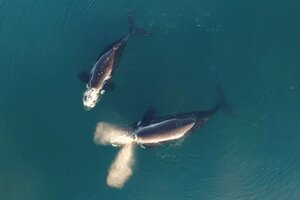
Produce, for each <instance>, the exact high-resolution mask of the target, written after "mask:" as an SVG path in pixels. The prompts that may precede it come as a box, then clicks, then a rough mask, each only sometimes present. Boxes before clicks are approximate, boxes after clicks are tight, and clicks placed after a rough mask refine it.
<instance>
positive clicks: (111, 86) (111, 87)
mask: <svg viewBox="0 0 300 200" xmlns="http://www.w3.org/2000/svg"><path fill="white" fill-rule="evenodd" d="M103 89H104V90H105V91H108V92H112V91H114V90H115V89H116V86H115V83H114V82H113V81H112V80H108V81H106V82H105V85H104V87H103Z"/></svg>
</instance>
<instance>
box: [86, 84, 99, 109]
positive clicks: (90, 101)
mask: <svg viewBox="0 0 300 200" xmlns="http://www.w3.org/2000/svg"><path fill="white" fill-rule="evenodd" d="M99 97H100V93H99V92H98V91H97V90H96V89H95V88H88V89H87V90H86V91H85V92H84V94H83V98H82V101H83V105H84V107H85V109H86V110H91V109H92V108H94V107H95V106H96V104H97V101H99Z"/></svg>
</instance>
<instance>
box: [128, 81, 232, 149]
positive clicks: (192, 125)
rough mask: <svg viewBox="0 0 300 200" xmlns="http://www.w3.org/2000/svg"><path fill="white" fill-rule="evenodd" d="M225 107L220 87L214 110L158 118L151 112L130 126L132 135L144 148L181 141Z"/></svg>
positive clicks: (218, 87)
mask: <svg viewBox="0 0 300 200" xmlns="http://www.w3.org/2000/svg"><path fill="white" fill-rule="evenodd" d="M223 106H226V107H229V106H228V105H227V103H226V101H225V97H224V94H223V92H222V90H221V88H220V86H219V85H218V86H217V103H216V105H215V106H214V107H213V108H212V109H210V110H206V111H197V112H186V113H180V114H173V115H168V116H161V117H156V116H155V113H154V112H153V111H150V112H148V113H147V114H146V115H145V116H144V118H143V119H142V120H141V121H139V122H137V123H134V124H132V125H130V126H129V127H130V130H131V135H132V137H133V139H134V141H135V142H136V143H138V144H140V145H142V146H155V145H159V144H162V143H165V142H168V141H172V140H176V139H180V138H182V137H184V136H186V135H187V134H189V133H191V132H193V131H194V130H196V129H198V128H200V127H202V126H203V125H204V124H205V123H206V122H207V121H208V119H209V118H210V117H211V116H212V115H213V114H214V113H216V112H217V111H218V110H220V108H221V107H223Z"/></svg>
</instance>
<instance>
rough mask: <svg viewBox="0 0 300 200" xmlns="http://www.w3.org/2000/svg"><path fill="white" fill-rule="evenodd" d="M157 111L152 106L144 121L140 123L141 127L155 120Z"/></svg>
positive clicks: (145, 114)
mask: <svg viewBox="0 0 300 200" xmlns="http://www.w3.org/2000/svg"><path fill="white" fill-rule="evenodd" d="M156 113H157V111H156V110H155V108H154V107H153V106H150V107H149V108H148V109H147V110H146V111H145V113H144V115H143V118H142V120H141V121H140V124H141V125H145V124H147V121H149V120H151V119H153V118H155V115H156Z"/></svg>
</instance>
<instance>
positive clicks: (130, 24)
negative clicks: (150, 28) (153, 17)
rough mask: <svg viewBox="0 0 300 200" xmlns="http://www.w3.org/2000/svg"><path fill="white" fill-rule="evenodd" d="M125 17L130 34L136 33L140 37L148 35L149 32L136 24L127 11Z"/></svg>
mask: <svg viewBox="0 0 300 200" xmlns="http://www.w3.org/2000/svg"><path fill="white" fill-rule="evenodd" d="M127 19H128V28H129V34H130V35H136V36H140V37H146V36H148V35H149V32H147V31H146V30H145V29H144V28H142V27H139V26H137V25H136V23H135V20H134V17H133V15H132V13H128V15H127Z"/></svg>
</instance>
